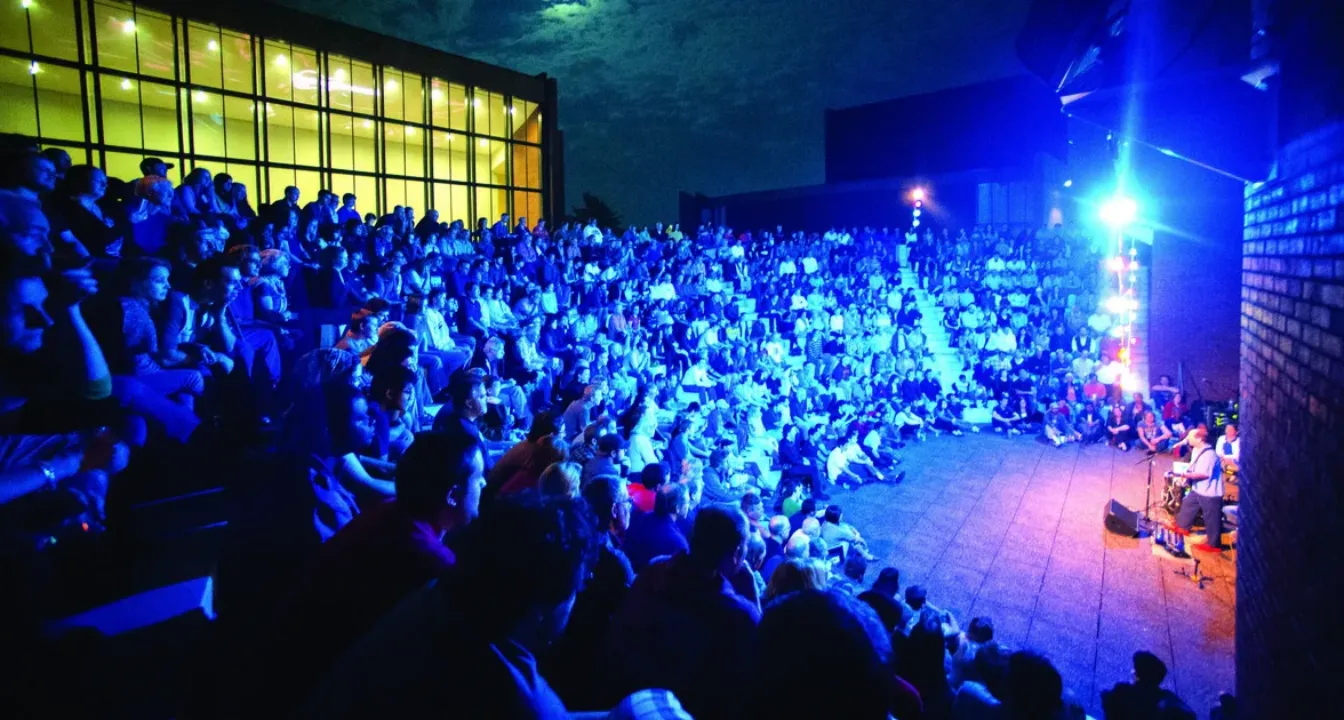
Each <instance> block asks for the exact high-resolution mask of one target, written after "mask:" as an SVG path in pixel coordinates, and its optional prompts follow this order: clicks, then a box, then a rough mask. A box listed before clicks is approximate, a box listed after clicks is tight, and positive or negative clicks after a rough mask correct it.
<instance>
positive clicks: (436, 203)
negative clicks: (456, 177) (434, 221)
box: [429, 182, 453, 223]
mask: <svg viewBox="0 0 1344 720" xmlns="http://www.w3.org/2000/svg"><path fill="white" fill-rule="evenodd" d="M451 187H452V186H451V185H449V184H448V183H438V182H436V183H433V185H432V187H431V188H430V190H431V192H432V194H433V197H431V198H430V199H429V206H430V207H432V208H434V209H435V210H438V211H439V222H446V223H450V222H452V221H453V196H452V193H451V192H450V188H451Z"/></svg>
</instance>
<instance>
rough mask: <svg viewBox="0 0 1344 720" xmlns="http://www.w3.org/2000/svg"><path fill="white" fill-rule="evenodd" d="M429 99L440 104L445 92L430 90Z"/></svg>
mask: <svg viewBox="0 0 1344 720" xmlns="http://www.w3.org/2000/svg"><path fill="white" fill-rule="evenodd" d="M429 98H430V99H431V100H433V101H434V102H439V101H440V100H442V99H443V91H442V90H439V89H434V90H430V91H429Z"/></svg>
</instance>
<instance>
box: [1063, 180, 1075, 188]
mask: <svg viewBox="0 0 1344 720" xmlns="http://www.w3.org/2000/svg"><path fill="white" fill-rule="evenodd" d="M1064 187H1073V181H1072V180H1065V181H1064Z"/></svg>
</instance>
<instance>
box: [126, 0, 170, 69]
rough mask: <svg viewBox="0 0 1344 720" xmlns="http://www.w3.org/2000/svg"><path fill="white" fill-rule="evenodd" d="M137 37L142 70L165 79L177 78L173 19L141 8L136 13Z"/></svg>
mask: <svg viewBox="0 0 1344 720" xmlns="http://www.w3.org/2000/svg"><path fill="white" fill-rule="evenodd" d="M134 34H135V39H136V45H137V48H138V54H139V56H140V72H141V73H142V74H144V75H149V76H151V77H157V78H163V79H165V80H173V79H175V73H176V68H177V63H176V57H177V48H176V45H175V44H174V38H173V21H172V20H170V19H169V18H168V17H167V16H165V15H160V14H158V13H152V12H146V11H145V10H139V11H137V12H136V13H135V33H134Z"/></svg>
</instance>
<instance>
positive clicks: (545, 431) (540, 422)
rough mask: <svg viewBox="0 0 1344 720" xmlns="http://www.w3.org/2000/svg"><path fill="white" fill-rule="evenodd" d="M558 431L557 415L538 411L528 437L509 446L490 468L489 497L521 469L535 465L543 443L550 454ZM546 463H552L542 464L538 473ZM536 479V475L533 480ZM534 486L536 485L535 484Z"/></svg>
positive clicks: (548, 463) (487, 492) (528, 431)
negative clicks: (534, 460) (534, 458)
mask: <svg viewBox="0 0 1344 720" xmlns="http://www.w3.org/2000/svg"><path fill="white" fill-rule="evenodd" d="M558 432H559V427H558V426H557V425H556V422H555V416H554V415H552V414H551V413H546V412H544V413H538V414H537V416H536V417H534V418H532V426H531V427H530V428H528V430H527V437H525V438H524V439H523V440H522V441H521V442H519V443H517V444H515V445H514V446H513V447H511V448H509V449H508V450H507V451H506V452H505V453H504V454H503V455H502V456H500V458H499V460H498V461H496V462H495V466H494V467H493V468H491V469H490V474H489V477H488V484H487V491H486V495H487V497H491V496H493V495H494V494H495V493H497V492H499V491H500V488H502V487H504V485H505V484H506V483H508V482H509V481H510V480H511V479H512V478H513V476H514V475H516V474H518V472H519V471H521V470H523V469H525V468H527V467H528V466H530V465H533V464H534V462H533V457H534V456H535V455H537V454H538V453H540V452H543V448H542V445H543V443H545V445H546V454H547V455H548V456H549V455H550V454H551V448H554V447H555V446H554V444H553V442H552V441H553V440H554V439H555V436H556V434H557V433H558ZM546 465H550V462H547V463H545V464H544V465H542V466H541V468H540V469H538V470H537V472H538V474H539V473H540V472H541V470H544V469H545V468H546ZM535 479H536V477H535V476H534V477H533V480H535ZM532 487H535V485H534V486H532ZM518 489H522V488H518Z"/></svg>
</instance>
